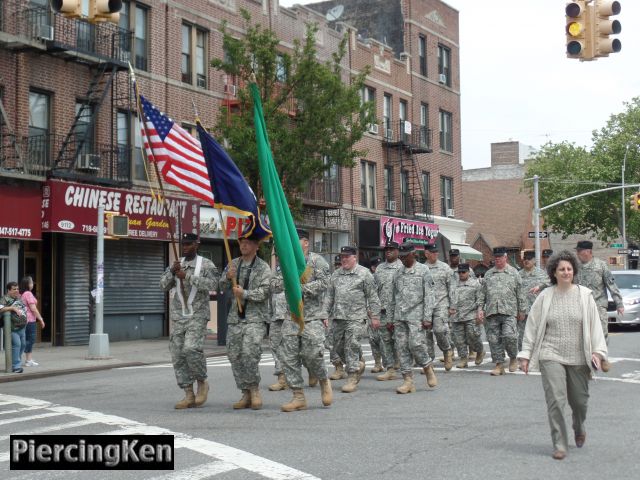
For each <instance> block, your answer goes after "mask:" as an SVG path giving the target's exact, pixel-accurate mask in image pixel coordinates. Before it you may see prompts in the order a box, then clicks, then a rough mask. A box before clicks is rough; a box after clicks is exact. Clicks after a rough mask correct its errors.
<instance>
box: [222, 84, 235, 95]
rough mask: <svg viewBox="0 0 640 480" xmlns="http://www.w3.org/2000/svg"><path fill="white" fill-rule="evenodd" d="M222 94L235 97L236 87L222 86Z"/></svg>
mask: <svg viewBox="0 0 640 480" xmlns="http://www.w3.org/2000/svg"><path fill="white" fill-rule="evenodd" d="M224 93H227V94H229V95H232V96H234V97H235V96H236V86H235V85H225V86H224Z"/></svg>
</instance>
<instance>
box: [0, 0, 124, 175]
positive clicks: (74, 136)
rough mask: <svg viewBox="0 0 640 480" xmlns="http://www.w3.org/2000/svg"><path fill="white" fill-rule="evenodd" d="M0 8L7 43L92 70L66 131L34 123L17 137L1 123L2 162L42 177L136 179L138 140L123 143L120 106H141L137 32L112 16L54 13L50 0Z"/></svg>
mask: <svg viewBox="0 0 640 480" xmlns="http://www.w3.org/2000/svg"><path fill="white" fill-rule="evenodd" d="M0 9H1V14H2V17H1V18H0V45H1V46H2V48H4V49H6V50H8V51H10V52H12V53H16V54H18V53H23V52H31V53H37V54H41V55H50V56H52V57H56V58H59V59H63V60H65V61H67V62H74V63H75V64H81V65H84V66H86V68H87V70H88V72H89V81H88V85H86V84H84V81H85V80H84V78H85V77H84V75H83V76H82V78H79V79H78V83H77V87H76V89H77V94H78V95H77V97H76V98H77V100H76V105H75V116H74V118H73V120H72V121H71V124H70V126H69V128H68V130H66V132H64V133H59V132H56V131H55V130H53V129H52V128H50V129H48V130H46V131H41V132H38V131H37V129H33V128H31V126H30V127H29V134H28V135H26V136H19V135H16V133H15V132H13V131H9V127H8V125H7V123H8V122H6V121H3V122H2V128H3V132H2V133H5V134H7V135H9V137H7V135H2V150H1V151H0V168H2V169H3V170H14V171H16V172H20V173H23V174H28V175H32V176H36V177H41V178H42V177H47V178H48V177H56V178H66V179H69V180H80V181H89V182H92V183H100V184H107V185H109V184H113V185H122V184H128V183H130V180H131V158H132V148H131V143H132V142H131V138H130V139H129V142H128V144H124V143H120V142H119V139H118V118H117V115H118V113H117V112H118V111H119V110H120V111H126V112H132V111H135V102H134V98H133V94H132V88H131V83H130V80H129V75H128V62H129V61H131V52H132V39H133V35H132V32H130V31H129V30H124V29H121V28H119V27H118V26H116V25H114V24H111V23H108V22H106V23H97V24H91V23H88V22H86V21H84V20H80V19H70V18H65V17H63V16H62V15H59V14H54V13H53V12H51V10H50V8H49V7H48V3H47V4H45V5H42V4H40V2H38V3H37V4H36V3H29V2H25V1H20V0H9V1H5V2H2V5H0ZM83 84H84V85H83ZM5 88H6V87H5ZM5 93H6V92H5ZM81 95H82V96H81ZM3 120H4V119H3ZM63 122H64V120H63V121H62V122H61V121H57V122H56V124H58V125H60V124H61V123H63ZM129 124H131V122H130V123H129ZM98 125H99V126H100V129H98V128H97V127H98ZM5 137H7V138H5ZM130 137H133V135H130ZM120 140H121V139H120ZM8 146H13V148H4V147H8Z"/></svg>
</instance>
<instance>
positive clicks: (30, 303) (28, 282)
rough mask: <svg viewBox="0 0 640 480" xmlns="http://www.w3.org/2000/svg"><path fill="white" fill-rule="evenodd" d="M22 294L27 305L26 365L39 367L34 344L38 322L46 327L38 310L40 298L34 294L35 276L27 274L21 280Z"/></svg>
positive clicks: (23, 301) (41, 326)
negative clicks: (34, 354) (35, 358)
mask: <svg viewBox="0 0 640 480" xmlns="http://www.w3.org/2000/svg"><path fill="white" fill-rule="evenodd" d="M20 294H21V299H22V303H23V304H24V305H25V307H27V326H26V330H25V339H26V345H25V348H24V354H25V362H24V366H25V367H37V366H38V365H39V363H38V362H36V361H35V360H34V359H33V356H32V352H33V344H34V343H36V322H37V323H40V328H44V319H43V318H42V315H41V314H40V311H39V310H38V300H37V299H36V297H35V295H33V278H31V277H29V276H26V277H23V278H22V280H20Z"/></svg>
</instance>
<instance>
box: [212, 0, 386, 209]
mask: <svg viewBox="0 0 640 480" xmlns="http://www.w3.org/2000/svg"><path fill="white" fill-rule="evenodd" d="M242 15H243V18H244V20H245V24H246V25H245V29H246V35H244V37H243V38H240V39H238V38H235V37H234V36H233V33H232V32H230V31H228V29H227V28H226V25H223V28H222V33H223V35H224V39H223V48H224V51H225V57H224V58H223V59H214V60H212V61H211V65H212V66H213V68H215V69H217V70H219V71H221V72H224V73H225V74H226V75H229V76H233V77H234V83H235V84H237V85H238V87H239V88H238V91H237V100H238V105H237V107H235V108H234V109H233V110H232V111H230V112H229V111H227V107H225V106H224V105H223V107H222V112H221V115H220V118H219V121H218V124H217V125H216V127H215V133H216V135H217V136H218V137H219V138H224V139H225V140H226V141H227V151H228V152H229V154H230V155H231V157H232V158H233V159H234V161H235V162H236V164H237V165H238V167H239V168H240V170H241V171H242V172H243V173H244V175H245V177H246V178H247V179H248V181H249V184H250V185H251V187H252V188H253V189H254V191H255V192H256V194H257V195H259V192H260V188H259V187H260V185H259V173H258V162H257V160H256V159H257V150H256V139H255V129H254V123H253V104H252V102H251V98H250V95H249V90H248V83H249V82H250V80H251V75H252V74H255V77H256V83H257V85H258V87H259V90H260V94H261V98H262V102H263V108H264V114H265V121H266V125H267V129H268V134H269V141H270V143H271V150H272V153H273V158H274V161H275V164H276V168H277V170H278V173H279V175H280V179H281V181H282V183H283V188H284V191H285V194H286V195H287V197H288V199H289V200H290V202H291V204H292V205H294V204H295V202H296V200H295V199H296V196H297V194H298V193H300V192H303V191H304V190H305V188H306V187H307V185H308V184H309V180H310V179H313V178H320V177H321V176H322V175H323V173H324V172H326V171H327V170H329V169H330V168H332V167H333V166H335V165H337V166H344V167H353V165H355V161H356V159H357V158H359V157H362V156H364V155H366V152H364V151H359V150H356V149H354V145H355V144H356V142H358V141H359V140H360V139H361V138H362V135H363V133H364V132H365V131H366V129H367V126H368V124H369V123H375V122H376V120H375V116H374V111H373V105H372V104H371V103H367V104H364V105H362V104H361V100H360V90H361V88H362V86H363V85H364V80H365V77H366V75H367V74H368V73H369V70H368V69H367V70H366V71H363V72H362V73H361V74H359V75H355V76H353V75H352V76H349V75H348V71H347V70H345V69H344V68H343V67H344V66H345V65H344V63H345V55H346V52H347V50H346V46H347V37H346V36H345V37H344V39H343V40H342V41H341V42H340V45H339V48H338V50H337V51H336V52H333V54H332V56H331V59H330V60H328V61H325V62H321V61H319V60H318V51H317V49H316V33H317V31H318V27H317V25H315V24H307V26H306V32H305V36H304V38H303V39H302V40H296V41H295V42H294V49H293V51H291V52H288V51H284V50H281V47H280V46H279V40H278V38H277V37H276V35H275V33H274V32H273V31H272V30H269V29H265V28H263V27H261V26H260V25H259V24H253V23H252V22H251V17H250V15H249V13H248V12H246V11H245V10H243V11H242Z"/></svg>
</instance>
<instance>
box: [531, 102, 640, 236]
mask: <svg viewBox="0 0 640 480" xmlns="http://www.w3.org/2000/svg"><path fill="white" fill-rule="evenodd" d="M625 107H626V110H625V111H624V112H622V113H619V114H616V115H612V116H611V117H610V118H609V121H608V122H607V124H606V126H605V127H603V128H602V129H600V130H599V131H594V132H593V137H592V139H593V147H592V148H591V150H587V149H585V148H583V147H579V146H576V145H574V144H570V143H567V142H562V143H557V144H553V143H548V144H546V145H544V146H543V147H542V148H541V150H540V152H539V153H538V154H537V155H536V157H535V158H534V159H533V160H532V161H530V162H529V163H528V164H527V174H526V176H527V178H531V177H533V176H534V175H538V176H539V177H540V187H539V192H540V207H544V206H547V205H550V204H552V203H555V202H558V201H560V200H563V199H565V198H569V197H572V196H574V195H579V194H581V193H586V192H590V191H593V190H599V189H602V188H606V187H608V186H615V184H621V183H622V163H623V159H624V156H625V152H626V151H627V146H628V147H629V148H628V152H627V160H626V170H625V184H638V183H640V97H638V98H634V99H633V100H632V101H631V102H628V103H625ZM527 186H528V188H530V189H531V190H532V188H531V187H532V185H531V183H530V182H529V183H528V185H527ZM636 191H640V188H639V187H630V188H628V189H625V197H626V198H625V209H626V217H627V222H626V223H627V237H628V238H631V239H640V213H638V212H635V211H632V210H631V209H630V208H629V207H630V202H629V200H628V198H629V196H630V195H631V194H632V193H634V192H636ZM621 208H622V193H621V190H613V191H610V192H602V193H597V194H594V195H589V196H586V197H582V198H579V199H577V200H572V201H569V202H567V203H564V204H562V205H559V206H557V207H553V208H550V209H548V210H545V211H543V212H542V216H543V218H544V221H545V225H546V226H547V227H549V228H551V229H552V230H553V231H555V232H559V233H562V234H563V236H565V237H566V236H568V235H570V234H587V233H593V234H595V235H596V236H597V237H598V238H599V239H600V240H602V241H604V242H606V241H608V240H611V239H614V238H617V237H619V236H620V232H621V230H622V213H621Z"/></svg>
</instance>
